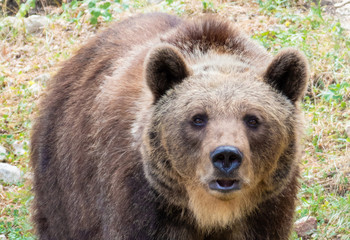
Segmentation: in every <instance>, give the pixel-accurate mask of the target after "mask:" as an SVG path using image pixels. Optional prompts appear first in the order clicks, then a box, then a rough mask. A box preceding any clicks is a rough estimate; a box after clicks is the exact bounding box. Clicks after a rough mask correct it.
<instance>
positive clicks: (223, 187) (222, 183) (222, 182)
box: [209, 179, 241, 193]
mask: <svg viewBox="0 0 350 240" xmlns="http://www.w3.org/2000/svg"><path fill="white" fill-rule="evenodd" d="M209 188H210V189H211V190H216V191H220V192H225V193H226V192H231V191H235V190H240V189H241V184H240V181H239V180H236V179H217V180H213V181H211V182H210V183H209Z"/></svg>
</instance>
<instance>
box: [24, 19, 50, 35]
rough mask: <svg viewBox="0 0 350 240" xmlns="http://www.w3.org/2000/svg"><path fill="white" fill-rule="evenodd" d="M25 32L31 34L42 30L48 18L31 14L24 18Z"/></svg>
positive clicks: (47, 22)
mask: <svg viewBox="0 0 350 240" xmlns="http://www.w3.org/2000/svg"><path fill="white" fill-rule="evenodd" d="M24 23H25V26H26V31H27V33H30V34H33V33H38V32H42V31H43V29H44V28H45V27H46V26H47V25H48V24H49V19H48V18H47V17H45V16H39V15H32V16H29V17H28V18H25V19H24Z"/></svg>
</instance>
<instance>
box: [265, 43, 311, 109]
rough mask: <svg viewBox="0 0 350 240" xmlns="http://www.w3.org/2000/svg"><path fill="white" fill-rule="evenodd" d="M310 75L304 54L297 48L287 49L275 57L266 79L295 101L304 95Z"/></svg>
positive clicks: (267, 71) (266, 73)
mask: <svg viewBox="0 0 350 240" xmlns="http://www.w3.org/2000/svg"><path fill="white" fill-rule="evenodd" d="M308 77H309V68H308V63H307V60H306V58H305V57H304V55H303V54H301V53H300V52H299V51H297V50H295V49H286V50H282V51H281V52H280V53H279V54H277V55H276V56H275V57H274V58H273V60H272V62H271V63H270V65H269V67H268V68H267V70H266V72H265V75H264V80H265V81H266V82H267V83H268V84H270V85H271V86H272V87H273V88H275V89H277V90H278V91H279V92H281V93H282V94H283V95H285V96H286V97H287V98H289V99H290V100H291V101H292V102H293V103H295V102H297V101H299V100H300V99H301V98H302V97H303V95H304V92H305V90H306V86H307V81H308Z"/></svg>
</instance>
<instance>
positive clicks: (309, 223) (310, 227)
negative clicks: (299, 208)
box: [294, 216, 317, 238]
mask: <svg viewBox="0 0 350 240" xmlns="http://www.w3.org/2000/svg"><path fill="white" fill-rule="evenodd" d="M316 229H317V219H316V218H315V217H312V216H306V217H303V218H301V219H299V220H298V221H296V222H295V223H294V230H295V232H296V233H297V234H298V237H302V238H305V237H307V236H310V235H311V234H312V233H313V232H314V230H316Z"/></svg>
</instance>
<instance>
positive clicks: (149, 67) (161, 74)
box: [145, 45, 190, 102]
mask: <svg viewBox="0 0 350 240" xmlns="http://www.w3.org/2000/svg"><path fill="white" fill-rule="evenodd" d="M145 66H146V67H145V70H146V71H145V77H146V81H147V85H148V87H149V88H150V89H151V91H152V93H153V96H154V102H156V101H158V100H159V98H160V97H161V96H163V94H165V92H166V91H167V90H168V89H170V88H172V87H174V86H175V85H176V84H179V83H181V82H182V80H183V79H184V78H186V77H187V76H189V75H190V70H189V68H188V67H187V64H186V62H185V59H184V57H183V56H182V54H181V53H180V52H179V51H178V50H177V49H176V48H175V47H172V46H169V45H162V46H158V47H156V48H154V49H153V50H151V52H150V53H149V55H148V58H147V60H146V65H145Z"/></svg>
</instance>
